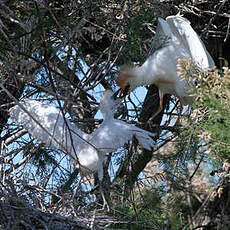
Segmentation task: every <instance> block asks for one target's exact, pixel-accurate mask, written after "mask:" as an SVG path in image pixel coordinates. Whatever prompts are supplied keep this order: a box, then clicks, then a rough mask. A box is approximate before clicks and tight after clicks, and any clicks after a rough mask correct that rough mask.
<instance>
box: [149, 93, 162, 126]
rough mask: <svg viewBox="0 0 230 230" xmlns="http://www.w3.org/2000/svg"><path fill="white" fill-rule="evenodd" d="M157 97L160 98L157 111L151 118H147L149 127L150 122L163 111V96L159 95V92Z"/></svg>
mask: <svg viewBox="0 0 230 230" xmlns="http://www.w3.org/2000/svg"><path fill="white" fill-rule="evenodd" d="M159 96H160V105H159V108H158V110H157V111H156V112H155V113H154V114H153V116H151V117H150V118H149V120H148V121H147V125H149V126H150V127H151V122H152V121H153V119H154V118H155V117H156V116H157V115H158V114H159V113H160V112H161V111H162V109H163V94H162V93H160V91H159Z"/></svg>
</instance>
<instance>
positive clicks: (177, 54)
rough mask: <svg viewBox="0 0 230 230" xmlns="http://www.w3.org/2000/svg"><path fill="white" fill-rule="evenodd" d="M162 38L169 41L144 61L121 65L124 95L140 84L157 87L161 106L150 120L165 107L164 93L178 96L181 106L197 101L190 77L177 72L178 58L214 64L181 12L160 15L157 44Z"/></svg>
mask: <svg viewBox="0 0 230 230" xmlns="http://www.w3.org/2000/svg"><path fill="white" fill-rule="evenodd" d="M163 38H164V40H166V44H164V45H163V47H161V48H159V49H157V50H156V51H155V52H154V53H153V54H152V55H151V56H150V57H149V58H147V60H146V61H145V62H144V63H143V65H141V66H131V67H129V66H126V67H124V68H121V70H120V73H119V76H118V78H117V80H116V82H117V84H118V85H119V86H120V87H121V95H125V94H126V93H127V92H130V91H133V90H134V89H135V88H136V87H138V86H144V85H151V84H154V85H156V86H157V87H158V89H159V97H160V106H159V109H158V111H157V112H156V113H155V114H154V115H153V116H152V117H151V118H150V120H152V119H153V118H154V117H155V116H156V115H157V114H158V113H159V112H160V111H161V110H162V108H163V96H164V94H172V95H175V96H177V97H178V98H179V100H180V103H181V110H182V107H183V105H191V104H192V103H193V101H194V98H193V97H192V96H191V95H189V85H188V83H187V81H186V80H184V79H181V77H180V76H179V75H178V72H177V63H178V59H180V58H192V59H193V61H194V62H195V63H196V64H197V65H198V67H199V68H200V69H201V70H202V71H203V70H204V69H206V68H213V67H214V65H215V63H214V61H213V59H212V57H211V56H210V54H209V53H208V51H207V50H206V48H205V46H204V44H203V42H202V41H201V40H200V38H199V36H198V35H197V33H196V32H195V31H194V30H193V28H192V27H191V25H190V22H189V21H188V20H187V19H186V18H184V17H181V16H179V15H176V16H169V17H167V18H166V20H164V19H162V18H159V19H158V25H157V30H156V35H155V41H156V43H158V46H159V40H162V39H163Z"/></svg>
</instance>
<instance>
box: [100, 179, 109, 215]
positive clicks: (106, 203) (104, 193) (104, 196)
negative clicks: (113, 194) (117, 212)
mask: <svg viewBox="0 0 230 230" xmlns="http://www.w3.org/2000/svg"><path fill="white" fill-rule="evenodd" d="M99 184H100V186H99V187H100V193H101V197H102V200H103V206H102V210H106V211H107V212H109V211H110V206H111V200H110V197H109V194H107V191H105V189H104V186H103V182H101V181H99Z"/></svg>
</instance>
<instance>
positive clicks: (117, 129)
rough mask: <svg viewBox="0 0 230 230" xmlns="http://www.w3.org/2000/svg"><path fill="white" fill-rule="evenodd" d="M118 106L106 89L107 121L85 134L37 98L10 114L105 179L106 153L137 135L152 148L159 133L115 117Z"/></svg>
mask: <svg viewBox="0 0 230 230" xmlns="http://www.w3.org/2000/svg"><path fill="white" fill-rule="evenodd" d="M116 108H117V101H114V100H113V98H112V91H110V90H107V91H105V92H104V94H103V96H102V98H101V102H100V109H101V112H102V114H103V116H104V121H103V122H102V123H101V125H100V126H99V127H98V128H97V129H96V130H95V131H94V132H93V133H91V134H86V133H84V132H83V131H81V130H80V129H78V128H77V126H75V125H74V124H73V123H71V122H69V121H67V120H66V119H64V118H63V116H62V114H61V112H60V111H59V110H58V109H57V108H55V107H54V106H52V105H47V104H44V103H41V102H38V101H35V100H24V101H22V102H21V105H20V106H18V105H17V106H15V107H13V108H12V109H11V111H10V115H11V119H12V120H13V121H14V122H15V123H16V124H17V125H21V126H23V127H24V128H25V129H26V130H27V131H28V132H29V133H30V134H31V135H32V136H33V137H34V138H36V139H38V140H40V141H42V142H44V143H45V144H46V146H49V147H51V148H54V149H61V150H62V151H64V152H66V153H67V154H69V155H70V156H71V157H72V158H73V159H74V160H75V161H77V162H78V163H80V166H81V169H83V171H84V172H86V173H89V172H91V173H92V172H96V171H98V177H99V179H100V180H102V178H103V161H104V159H105V154H106V153H110V152H114V151H116V150H117V149H118V148H120V147H122V146H124V144H125V143H127V142H128V141H129V140H131V139H132V137H133V136H136V138H137V139H138V141H139V143H140V144H141V145H142V146H143V147H144V148H146V149H148V150H151V148H152V147H153V145H154V141H153V139H152V138H151V137H153V136H155V134H153V133H151V132H148V131H145V130H143V129H140V128H138V127H136V126H134V125H130V124H127V123H125V122H123V121H120V120H117V119H114V117H113V116H114V112H115V111H116ZM39 124H40V125H39Z"/></svg>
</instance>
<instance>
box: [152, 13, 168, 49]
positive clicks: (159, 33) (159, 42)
mask: <svg viewBox="0 0 230 230" xmlns="http://www.w3.org/2000/svg"><path fill="white" fill-rule="evenodd" d="M170 38H171V29H170V27H169V25H168V23H167V21H166V20H164V19H163V18H160V17H159V18H158V23H157V28H156V34H155V36H154V40H153V46H154V49H155V50H157V49H159V48H161V47H162V46H164V45H165V44H167V42H168V40H169V39H170Z"/></svg>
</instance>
